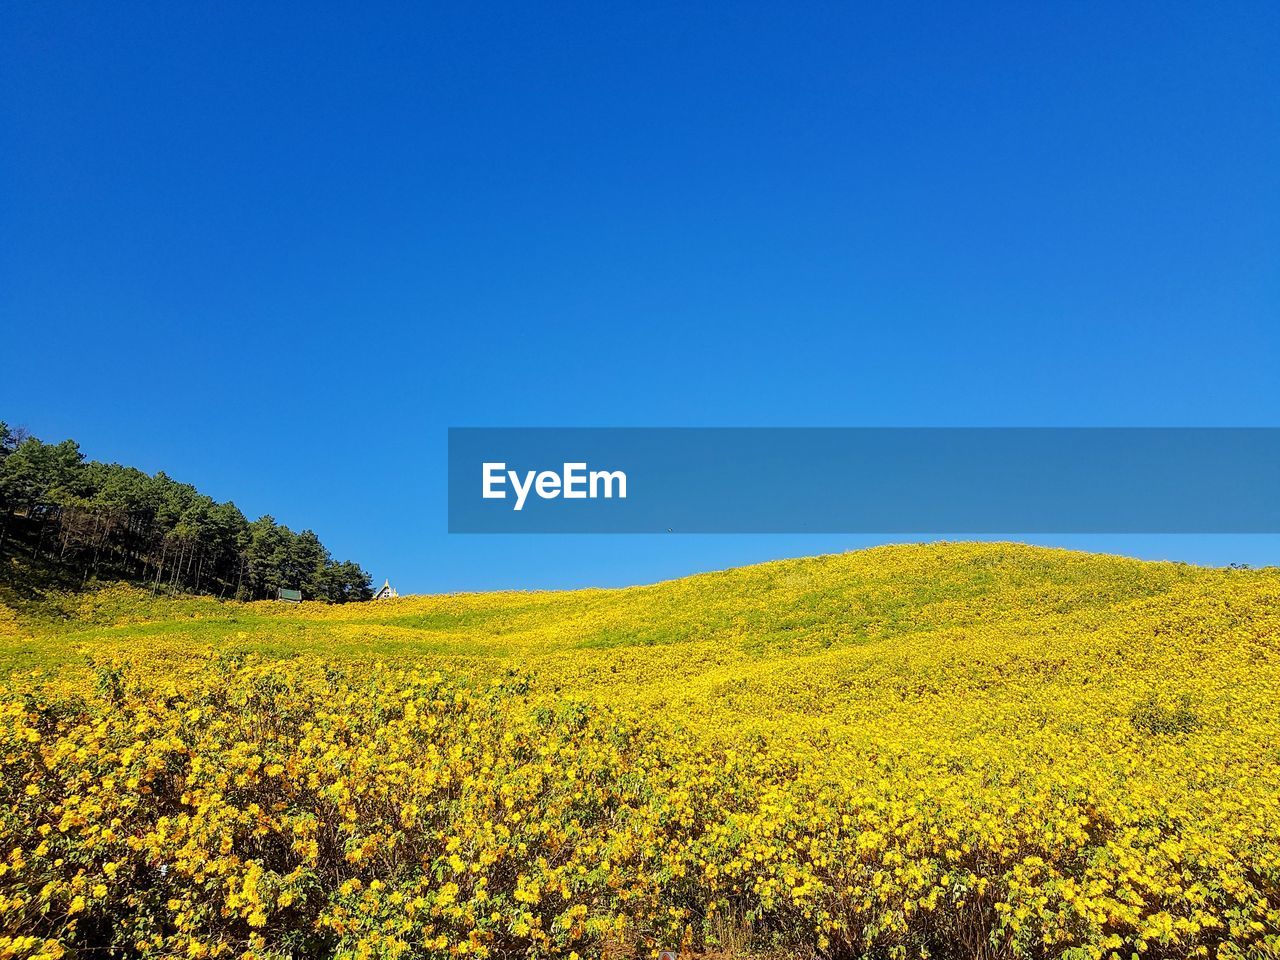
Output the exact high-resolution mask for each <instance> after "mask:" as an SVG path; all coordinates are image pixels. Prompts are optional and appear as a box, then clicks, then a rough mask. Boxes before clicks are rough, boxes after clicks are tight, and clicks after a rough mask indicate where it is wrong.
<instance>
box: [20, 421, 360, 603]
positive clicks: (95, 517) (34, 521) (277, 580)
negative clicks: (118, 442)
mask: <svg viewBox="0 0 1280 960" xmlns="http://www.w3.org/2000/svg"><path fill="white" fill-rule="evenodd" d="M20 570H21V571H23V573H24V579H25V580H27V581H28V582H30V580H31V579H32V578H33V577H34V578H37V579H39V578H41V577H43V578H44V579H46V580H48V581H50V582H49V583H47V584H44V585H47V586H52V585H55V584H56V585H60V586H64V587H67V586H69V587H77V586H81V587H82V586H84V585H86V584H87V583H88V582H89V581H90V580H129V581H132V582H134V583H140V584H145V585H147V586H151V587H153V588H155V589H157V590H167V591H173V590H178V591H188V592H192V593H202V594H209V595H212V596H217V597H234V598H237V599H242V600H262V599H268V598H273V597H275V596H276V595H277V591H278V590H279V589H280V588H286V589H295V590H301V591H302V595H303V598H304V599H307V600H328V601H331V602H334V603H343V602H346V601H349V600H368V599H369V598H370V597H371V596H372V595H373V590H372V583H371V581H370V579H369V574H368V573H366V572H365V571H364V570H363V569H361V567H360V565H359V564H356V563H352V562H351V561H342V562H337V561H335V560H334V559H333V558H332V557H331V556H330V555H329V551H328V550H327V549H325V546H324V544H322V543H321V542H320V538H319V537H317V536H316V535H315V534H314V533H312V532H311V531H310V530H303V531H302V532H301V533H294V532H293V531H292V530H290V529H289V528H288V527H286V526H284V525H282V524H279V523H276V522H275V520H274V519H272V518H271V517H270V516H264V517H259V518H258V519H257V520H252V521H251V520H248V519H246V518H245V515H244V514H243V513H241V512H240V510H239V509H238V508H237V507H236V505H235V504H234V503H230V502H228V503H218V502H216V501H215V500H213V499H212V498H210V497H207V496H205V495H204V494H202V493H200V491H198V490H197V489H196V488H195V487H193V486H191V485H190V484H187V483H179V482H178V481H176V480H173V479H171V478H169V477H167V476H166V475H165V474H164V473H157V474H155V475H154V476H151V475H149V474H146V473H144V472H143V471H141V470H138V469H136V468H134V467H123V466H121V465H120V464H118V463H99V462H97V461H94V460H88V461H87V460H85V458H84V455H83V454H82V453H81V452H80V447H79V445H78V444H77V443H76V442H75V441H74V440H63V441H62V442H61V443H43V442H41V441H40V440H38V439H36V438H35V437H33V436H30V435H28V434H27V433H26V432H25V431H24V430H22V429H11V428H10V427H9V426H8V425H7V424H5V423H4V422H2V421H0V578H9V579H11V580H12V579H13V578H15V577H16V576H17V573H18V571H20Z"/></svg>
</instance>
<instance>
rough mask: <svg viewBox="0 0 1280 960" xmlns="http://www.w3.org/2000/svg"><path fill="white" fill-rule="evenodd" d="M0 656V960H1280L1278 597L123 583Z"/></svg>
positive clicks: (1088, 583) (1186, 585)
mask: <svg viewBox="0 0 1280 960" xmlns="http://www.w3.org/2000/svg"><path fill="white" fill-rule="evenodd" d="M0 609H3V608H0ZM0 664H2V665H3V672H2V674H0V676H2V677H3V679H2V680H0V684H2V686H0V774H2V776H0V958H11V957H13V958H16V957H84V958H90V957H95V958H96V957H110V956H119V957H135V956H147V957H179V956H181V957H234V958H240V957H263V958H266V957H272V958H283V957H298V958H302V957H330V956H333V957H389V958H390V957H453V956H478V957H495V958H498V957H574V956H575V955H576V956H578V957H582V958H589V957H596V956H601V955H606V956H613V957H631V956H654V955H655V954H656V951H658V950H660V949H672V950H677V949H678V950H680V951H682V953H684V954H697V953H715V954H719V955H722V956H732V957H738V956H746V955H752V954H755V953H768V954H775V955H782V956H792V955H799V956H813V957H827V958H845V957H861V956H867V957H886V958H887V957H934V958H948V957H954V958H969V957H991V958H1003V957H1009V958H1014V957H1017V958H1039V957H1070V958H1086V957H1088V958H1094V957H1099V958H1100V957H1117V958H1124V960H1129V958H1131V957H1134V956H1138V957H1147V958H1156V957H1194V956H1205V957H1258V958H1263V957H1280V570H1275V569H1270V570H1262V571H1248V570H1210V569H1202V568H1195V567H1188V566H1183V565H1176V564H1151V563H1142V562H1138V561H1132V560H1124V559H1120V558H1115V557H1106V556H1098V555H1089V554H1081V553H1072V552H1067V551H1056V550H1045V549H1040V548H1032V547H1025V546H1019V545H1015V544H931V545H922V546H908V547H886V548H877V549H874V550H867V551H861V552H857V553H852V554H845V555H840V556H830V557H817V558H811V559H805V560H795V561H781V562H778V563H772V564H765V565H761V566H757V567H750V568H744V569H741V570H733V571H726V572H723V573H716V574H707V575H703V576H698V577H691V578H687V579H684V580H678V581H672V582H670V583H665V584H658V585H654V586H650V587H638V588H631V589H627V590H588V591H576V592H567V593H502V594H489V595H458V596H443V597H410V598H404V599H401V600H395V601H385V602H381V603H372V604H349V605H345V606H323V605H319V604H302V605H300V606H287V605H277V604H270V603H256V604H233V603H220V602H218V601H213V600H207V599H153V598H151V597H150V596H149V595H147V594H146V593H144V592H139V591H135V590H132V589H130V588H124V587H116V588H110V589H108V590H104V591H101V592H99V593H96V594H91V595H87V596H79V597H66V598H57V599H54V600H47V601H45V602H43V603H28V604H25V605H24V604H17V605H15V609H14V610H12V611H10V610H7V609H3V613H2V614H0Z"/></svg>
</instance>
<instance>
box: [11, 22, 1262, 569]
mask: <svg viewBox="0 0 1280 960" xmlns="http://www.w3.org/2000/svg"><path fill="white" fill-rule="evenodd" d="M1052 7H1056V9H1055V8H1052ZM0 108H2V110H3V113H2V115H0V119H2V123H0V326H2V327H3V337H2V339H0V344H2V345H0V354H2V356H3V359H2V360H0V419H6V420H9V421H10V422H11V423H23V424H26V425H27V426H29V427H30V428H31V429H32V430H33V431H34V432H35V433H36V434H37V435H39V436H42V437H44V438H46V439H60V438H63V437H66V436H72V437H75V438H77V439H78V440H80V441H81V443H82V446H83V448H84V450H85V452H86V453H87V454H88V455H90V456H92V457H95V458H99V459H106V460H119V461H122V462H125V463H132V464H135V465H138V466H141V467H143V468H145V469H148V470H158V469H164V470H166V471H167V472H169V473H170V474H171V475H173V476H176V477H177V478H179V479H182V480H187V481H190V482H193V483H195V484H196V485H197V486H199V487H200V488H201V489H203V490H204V491H206V492H208V493H209V494H211V495H213V496H215V497H217V498H219V499H234V500H235V501H236V502H237V503H238V504H239V505H240V506H241V507H242V509H244V510H245V512H246V513H248V514H250V515H257V514H259V513H264V512H269V513H271V514H273V515H274V516H276V517H277V519H279V520H281V521H283V522H286V523H288V524H290V525H293V526H295V527H305V526H310V527H313V528H314V529H315V530H316V531H317V532H318V533H319V534H320V535H321V537H322V539H324V541H325V542H326V543H327V544H329V545H330V546H331V547H332V549H333V550H334V552H335V554H337V555H339V556H340V557H351V558H354V559H357V560H359V561H361V562H362V563H364V564H365V566H366V567H367V568H368V569H369V570H370V571H371V572H372V573H373V574H374V575H375V577H376V578H377V580H378V581H379V582H381V580H382V578H383V577H384V576H390V577H391V578H392V580H393V582H395V583H397V584H398V585H399V586H400V587H401V588H402V590H404V589H411V590H417V591H428V590H430V591H435V590H457V589H471V588H490V587H496V586H516V587H522V586H567V585H578V584H592V583H599V584H617V583H632V582H641V581H648V580H653V579H658V578H663V577H667V576H674V575H679V574H682V573H687V572H692V571H697V570H703V569H708V568H714V567H723V566H727V565H731V564H737V563H745V562H752V561H756V560H762V559H767V558H771V557H777V556H786V555H796V554H803V553H812V552H818V551H826V550H835V549H845V548H849V547H853V546H859V545H862V544H864V543H866V542H868V540H867V538H856V537H753V536H733V537H730V536H721V537H565V536H561V537H526V538H497V537H463V536H454V537H451V536H449V535H447V534H446V533H445V489H444V478H445V469H444V468H445V463H444V453H445V430H446V428H447V427H448V426H450V425H458V426H464V425H478V426H484V425H512V426H522V425H592V426H608V425H659V426H661V425H762V426H770V425H793V424H805V425H915V424H921V425H942V426H946V425H1033V424H1045V425H1197V426H1198V425H1246V426H1255V425H1258V426H1273V425H1280V7H1278V6H1277V5H1276V4H1275V3H1273V2H1253V3H1220V2H1212V3H1210V2H1205V3H1198V4H1187V3H1168V2H1160V3H1136V4H1124V5H1113V4H1083V3H1081V4H1076V3H1072V4H1060V5H1048V4H1024V3H1008V4H1002V5H993V4H984V3H957V4H951V5H943V4H937V3H934V2H927V3H892V4H890V3H885V4H880V5H875V6H872V5H866V4H858V3H852V4H850V3H840V4H834V3H831V4H825V3H817V4H800V5H796V4H782V3H775V4H770V5H752V4H741V3H733V4H722V5H710V4H683V3H682V4H675V3H672V4H638V5H634V7H633V8H632V9H626V8H624V7H623V6H621V5H614V4H599V3H583V4H576V5H573V4H518V5H517V4H511V5H493V4H487V3H476V2H468V3H465V4H462V3H460V4H407V3H406V4H402V5H383V4H370V3H360V4H356V3H352V4H349V5H343V6H338V5H332V4H325V3H316V4H308V5H296V4H295V5H262V4H237V3H217V4H175V3H151V4H139V3H114V4H89V5H83V4H49V3H35V2H15V3H8V4H5V5H4V8H3V10H2V11H0ZM1042 539H1045V538H1042ZM1047 539H1048V540H1051V541H1052V540H1054V538H1047ZM1060 542H1063V543H1066V544H1068V545H1071V546H1083V547H1091V548H1097V549H1106V550H1113V551H1117V552H1124V553H1130V554H1135V555H1141V556H1153V557H1171V558H1177V559H1186V560H1191V561H1199V562H1211V563H1225V562H1228V561H1241V562H1250V563H1254V564H1261V563H1280V538H1277V537H1239V538H1230V539H1224V538H1192V537H1178V538H1168V537H1166V538H1154V537H1150V538H1133V537H1076V538H1070V539H1066V538H1062V539H1061V540H1060Z"/></svg>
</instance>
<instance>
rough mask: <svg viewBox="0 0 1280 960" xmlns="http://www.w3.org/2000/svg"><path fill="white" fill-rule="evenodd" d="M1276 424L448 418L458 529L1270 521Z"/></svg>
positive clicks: (1234, 525)
mask: <svg viewBox="0 0 1280 960" xmlns="http://www.w3.org/2000/svg"><path fill="white" fill-rule="evenodd" d="M1278 494H1280V429H1278V428H1145V427H1142V428H1139V427H1135V428H1020V427H1019V428H941V427H940V428H932V427H930V428H903V429H898V428H754V427H753V428H735V427H706V428H703V427H697V428H625V427H624V428H580V427H564V428H453V429H451V430H450V431H449V530H450V532H453V533H666V532H672V533H902V534H910V533H929V534H936V533H969V534H995V533H1276V532H1280V497H1278V496H1277V495H1278Z"/></svg>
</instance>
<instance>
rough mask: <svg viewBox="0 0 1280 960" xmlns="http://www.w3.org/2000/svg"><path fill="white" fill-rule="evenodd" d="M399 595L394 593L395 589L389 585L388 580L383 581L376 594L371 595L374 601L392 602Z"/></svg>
mask: <svg viewBox="0 0 1280 960" xmlns="http://www.w3.org/2000/svg"><path fill="white" fill-rule="evenodd" d="M398 596H400V594H398V593H396V588H395V587H393V586H392V585H391V581H390V580H383V581H382V586H381V587H379V588H378V592H377V593H375V594H374V595H373V599H375V600H394V599H395V598H396V597H398Z"/></svg>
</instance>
